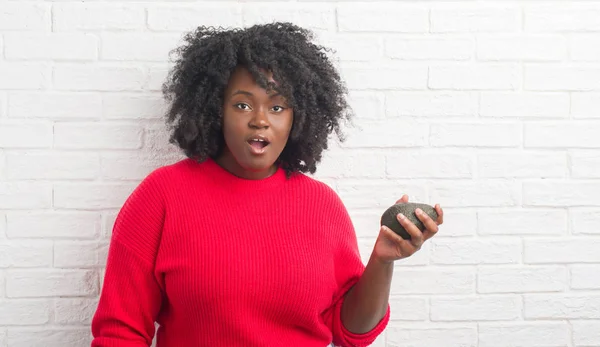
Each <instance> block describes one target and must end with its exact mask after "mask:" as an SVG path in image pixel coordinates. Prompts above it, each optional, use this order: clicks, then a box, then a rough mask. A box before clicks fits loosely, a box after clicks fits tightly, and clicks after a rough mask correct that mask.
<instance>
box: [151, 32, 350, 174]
mask: <svg viewBox="0 0 600 347" xmlns="http://www.w3.org/2000/svg"><path fill="white" fill-rule="evenodd" d="M312 39H313V33H312V32H310V31H309V30H307V29H304V28H301V27H299V26H297V25H294V24H291V23H271V24H263V25H254V26H251V27H249V28H245V29H241V28H236V29H223V28H213V27H205V26H201V27H198V28H197V29H196V30H194V31H192V32H189V33H187V34H185V36H184V37H183V44H182V45H181V46H180V47H178V48H176V49H175V50H174V51H173V52H172V53H176V54H177V55H178V57H177V59H176V60H175V61H174V63H175V64H174V67H173V68H172V70H171V71H170V72H169V74H168V76H167V79H166V81H165V83H164V84H163V89H162V91H163V95H164V96H165V99H166V100H167V101H168V102H169V107H168V109H167V114H166V118H167V123H168V124H169V125H170V139H169V140H170V142H171V143H173V144H176V145H177V146H179V147H180V148H181V149H182V150H183V151H184V153H185V155H186V156H187V157H189V158H193V159H195V160H197V161H203V160H205V159H206V158H207V157H211V158H216V157H217V156H218V155H219V154H220V152H221V150H222V149H223V147H224V144H225V141H224V138H223V132H222V124H223V123H222V114H223V112H222V108H223V97H224V91H225V89H226V87H227V84H228V81H229V77H230V75H231V74H232V73H233V71H234V70H235V68H236V67H237V66H243V67H245V68H246V69H248V71H250V72H251V73H252V75H253V76H254V78H255V79H256V81H257V83H258V84H259V85H260V86H261V87H263V88H265V89H275V90H277V91H278V92H279V93H281V94H282V95H283V96H284V97H285V98H286V99H287V102H288V103H289V105H290V107H292V108H293V112H294V121H293V125H292V129H291V132H290V136H289V139H288V142H287V144H286V146H285V148H284V149H283V152H282V153H281V155H280V157H279V158H278V163H279V164H280V165H281V166H282V168H283V169H285V171H286V172H287V174H288V176H289V175H290V174H291V173H293V172H310V173H315V172H316V166H317V163H319V162H320V160H321V158H322V152H323V150H325V149H327V148H328V137H329V134H331V133H332V132H333V131H335V132H336V134H337V135H338V138H339V139H340V140H342V141H343V140H344V136H343V134H342V132H341V129H340V128H341V127H340V126H341V124H340V123H341V121H342V120H345V119H350V114H351V113H350V108H349V106H348V104H347V102H346V99H345V96H346V93H347V90H346V87H345V85H344V83H343V82H342V80H341V78H340V75H339V73H338V72H337V70H336V69H335V67H334V65H333V64H332V62H331V61H330V60H329V58H328V57H327V54H326V52H328V51H330V50H329V49H328V48H325V47H323V46H320V45H317V44H315V43H313V42H312ZM261 70H266V71H270V72H271V73H272V74H273V78H274V80H276V81H277V82H278V85H277V86H275V85H272V84H269V83H268V82H267V79H266V77H265V76H264V75H263V73H262V72H261Z"/></svg>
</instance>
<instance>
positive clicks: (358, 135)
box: [341, 119, 428, 148]
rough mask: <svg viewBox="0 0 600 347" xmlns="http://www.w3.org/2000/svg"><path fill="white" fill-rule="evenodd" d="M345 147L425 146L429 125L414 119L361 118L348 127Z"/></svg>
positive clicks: (343, 145) (343, 144)
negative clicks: (382, 119) (381, 119)
mask: <svg viewBox="0 0 600 347" xmlns="http://www.w3.org/2000/svg"><path fill="white" fill-rule="evenodd" d="M345 133H346V135H347V136H346V141H345V142H343V143H342V144H341V146H342V147H345V148H390V147H423V146H425V145H426V144H427V133H428V125H427V124H426V123H421V122H418V121H414V120H406V119H395V120H386V121H379V120H360V123H359V122H358V121H357V122H356V127H353V128H351V129H348V130H347V131H346V132H345Z"/></svg>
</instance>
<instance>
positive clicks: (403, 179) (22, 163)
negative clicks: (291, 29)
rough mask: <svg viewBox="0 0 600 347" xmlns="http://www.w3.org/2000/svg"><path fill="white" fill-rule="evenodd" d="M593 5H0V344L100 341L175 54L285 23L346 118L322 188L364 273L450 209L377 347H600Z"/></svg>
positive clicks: (162, 159)
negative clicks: (334, 90)
mask: <svg viewBox="0 0 600 347" xmlns="http://www.w3.org/2000/svg"><path fill="white" fill-rule="evenodd" d="M599 18H600V1H596V0H588V1H584V2H569V1H562V2H560V1H559V2H555V1H520V2H516V1H511V2H506V1H500V0H485V1H477V2H475V1H467V0H464V1H457V2H445V1H440V2H433V1H432V2H428V1H423V2H418V1H413V2H401V1H368V2H359V1H346V2H342V1H327V0H323V1H318V0H295V1H288V2H275V1H266V2H265V1H260V2H259V1H254V0H245V1H241V0H239V1H225V2H221V1H180V2H173V1H165V0H155V1H150V2H135V1H119V2H110V1H88V2H81V1H72V0H65V1H43V0H38V1H27V2H24V1H0V347H32V346H38V345H39V343H40V341H43V342H44V346H47V347H59V346H60V347H82V346H88V345H89V341H90V331H89V324H90V320H91V317H92V315H93V313H94V311H95V308H96V304H97V298H98V293H99V290H100V286H101V283H102V278H103V267H104V265H105V261H106V252H107V247H108V242H109V238H110V234H111V229H112V225H113V223H114V219H115V215H116V213H117V211H118V209H119V208H120V206H121V205H122V203H123V202H124V199H125V198H126V197H127V195H128V194H129V193H130V192H131V191H132V189H133V188H134V187H135V186H136V184H137V183H138V182H139V181H140V180H141V179H142V178H143V177H144V176H145V175H147V174H148V173H149V172H150V171H151V170H153V169H154V168H156V167H158V166H161V165H164V164H167V163H170V162H172V161H174V160H177V159H178V158H179V156H177V155H176V154H174V153H173V151H172V149H171V148H170V147H169V146H168V145H167V136H166V134H165V131H164V128H163V126H162V124H161V122H162V120H161V119H160V116H161V113H162V111H163V110H164V104H163V101H162V98H161V95H160V88H161V84H162V82H163V81H164V78H165V76H166V74H167V71H168V67H169V66H170V63H169V61H168V53H169V51H170V50H171V49H173V48H175V46H176V45H177V43H178V42H179V40H180V38H181V34H182V33H183V32H184V31H185V30H188V29H193V28H194V27H195V26H197V25H201V24H205V25H213V26H242V25H251V24H254V23H258V22H270V21H273V20H289V21H294V22H296V23H298V24H300V25H303V26H307V27H309V28H311V29H314V30H315V32H316V33H317V37H318V38H319V39H320V41H321V42H322V43H323V44H325V45H327V46H331V47H333V48H334V49H336V51H337V54H336V55H335V59H336V64H337V65H338V66H339V67H340V71H341V72H342V76H343V78H344V79H345V81H346V82H347V85H348V87H349V89H350V101H351V105H352V107H353V108H354V110H355V112H356V116H357V117H356V121H355V123H356V125H357V127H356V128H354V129H346V132H347V134H348V135H349V139H348V142H346V143H343V144H341V145H333V146H332V150H331V151H330V152H328V153H326V155H325V158H324V161H323V162H322V166H321V167H320V170H319V171H318V173H317V175H316V177H317V178H319V179H321V180H323V181H325V182H327V183H328V184H330V185H331V186H332V187H334V189H336V191H337V192H338V193H339V194H340V196H341V198H342V199H343V200H344V202H345V203H346V205H347V207H348V209H349V211H350V215H351V217H352V219H353V220H354V222H355V225H356V228H357V235H358V237H359V245H360V250H361V255H362V256H363V257H364V258H365V261H366V259H367V258H368V256H369V254H370V251H371V247H372V246H373V242H374V239H375V237H376V235H377V230H378V224H379V217H380V215H381V212H383V210H384V209H385V208H387V207H388V206H389V205H390V204H392V203H393V202H394V201H395V200H396V199H398V198H399V197H400V196H401V195H402V194H404V193H406V194H409V195H410V197H411V200H413V201H420V202H426V203H431V204H434V203H441V204H442V206H443V207H445V211H446V215H447V216H446V222H445V225H444V226H443V227H442V228H441V231H440V233H439V234H438V236H436V238H435V239H434V240H431V242H429V243H427V244H426V245H425V246H424V247H423V249H422V250H421V251H420V252H419V253H417V254H415V255H414V256H413V257H411V258H409V259H406V260H403V261H399V262H398V263H397V264H396V269H395V272H394V281H393V284H392V293H391V298H390V304H391V306H392V317H391V321H390V324H389V327H388V328H387V329H386V331H385V333H384V334H383V335H382V336H381V337H380V338H379V339H378V340H377V341H376V342H375V344H374V346H376V347H384V346H390V347H391V346H398V347H399V346H412V347H431V346H443V347H454V346H456V347H459V346H460V347H465V346H469V347H516V346H527V347H541V346H544V347H564V346H568V347H591V346H600V239H599V237H600V111H599V110H600V48H599V47H600V20H599Z"/></svg>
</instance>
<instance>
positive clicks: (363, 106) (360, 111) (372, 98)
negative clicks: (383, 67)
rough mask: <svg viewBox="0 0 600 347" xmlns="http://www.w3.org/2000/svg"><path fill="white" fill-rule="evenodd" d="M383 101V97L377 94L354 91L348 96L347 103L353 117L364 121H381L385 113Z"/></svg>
mask: <svg viewBox="0 0 600 347" xmlns="http://www.w3.org/2000/svg"><path fill="white" fill-rule="evenodd" d="M384 99H385V97H384V95H383V94H380V93H378V92H362V91H354V92H350V93H349V95H348V103H349V105H350V107H351V108H352V111H353V112H354V115H355V117H356V118H364V119H383V118H384V117H385V115H386V113H387V112H386V110H385V108H384ZM388 114H389V113H388Z"/></svg>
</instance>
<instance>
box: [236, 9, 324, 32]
mask: <svg viewBox="0 0 600 347" xmlns="http://www.w3.org/2000/svg"><path fill="white" fill-rule="evenodd" d="M242 19H243V23H244V26H252V25H254V24H267V23H273V22H275V21H279V22H291V23H294V24H296V25H299V26H301V27H303V28H307V29H310V30H313V31H316V32H319V31H335V7H334V6H332V5H328V4H319V3H314V4H300V3H289V2H288V3H283V4H282V3H267V4H265V3H263V4H261V3H252V4H246V6H244V7H243V12H242Z"/></svg>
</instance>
